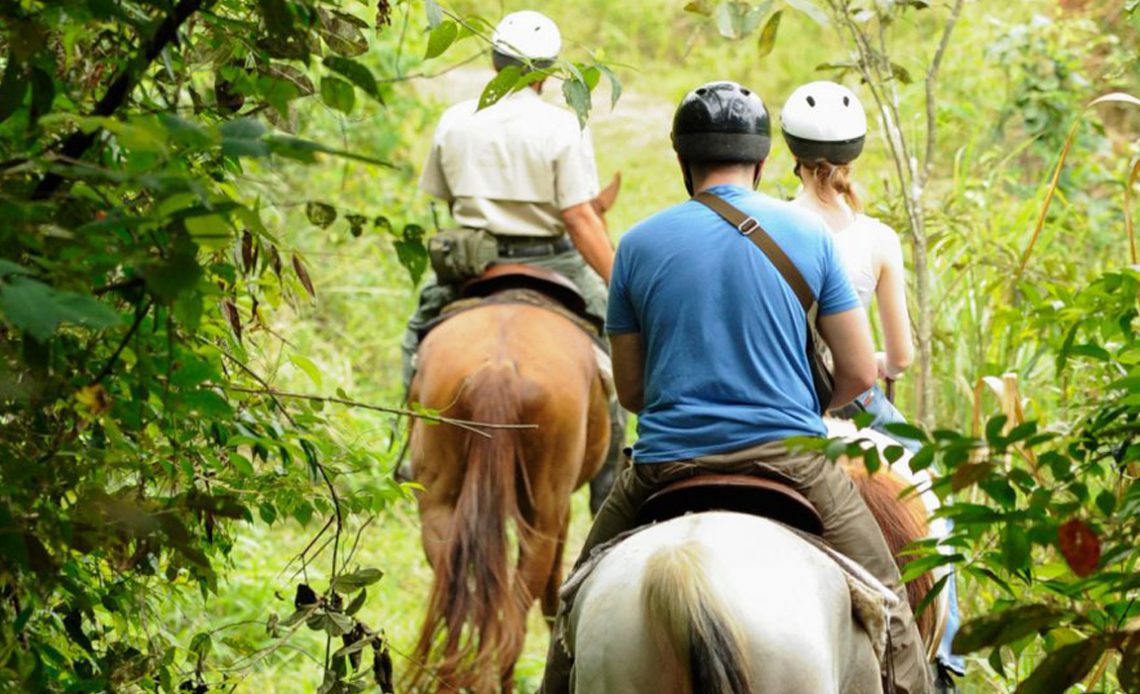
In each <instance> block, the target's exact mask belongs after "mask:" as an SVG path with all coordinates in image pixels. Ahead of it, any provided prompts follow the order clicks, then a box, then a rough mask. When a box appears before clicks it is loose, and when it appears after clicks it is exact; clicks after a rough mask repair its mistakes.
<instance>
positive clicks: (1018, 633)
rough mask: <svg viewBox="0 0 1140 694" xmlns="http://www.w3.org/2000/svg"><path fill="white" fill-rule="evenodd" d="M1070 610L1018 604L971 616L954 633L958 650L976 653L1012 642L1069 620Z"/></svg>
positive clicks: (955, 648) (959, 651)
mask: <svg viewBox="0 0 1140 694" xmlns="http://www.w3.org/2000/svg"><path fill="white" fill-rule="evenodd" d="M1067 616H1068V615H1067V613H1065V612H1062V611H1059V610H1056V609H1054V608H1052V607H1047V606H1045V605H1019V606H1017V607H1012V608H1010V609H1008V610H1002V611H1000V612H993V613H990V614H988V615H986V616H984V617H979V618H977V619H972V620H970V621H968V622H966V623H965V624H963V625H962V628H961V630H959V632H958V635H957V636H955V637H954V652H955V653H963V654H966V653H973V652H974V651H978V650H981V649H983V648H992V647H994V646H1000V645H1002V644H1006V643H1011V642H1013V641H1016V640H1018V639H1020V638H1022V637H1023V636H1028V635H1029V634H1032V633H1034V632H1038V631H1044V630H1046V629H1049V628H1052V627H1054V626H1057V625H1059V624H1062V623H1063V622H1064V621H1066V618H1067Z"/></svg>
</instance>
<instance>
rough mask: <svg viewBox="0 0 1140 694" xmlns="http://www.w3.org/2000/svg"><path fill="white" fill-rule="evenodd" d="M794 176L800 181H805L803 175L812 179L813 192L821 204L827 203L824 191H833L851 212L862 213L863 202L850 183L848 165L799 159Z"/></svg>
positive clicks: (849, 168)
mask: <svg viewBox="0 0 1140 694" xmlns="http://www.w3.org/2000/svg"><path fill="white" fill-rule="evenodd" d="M796 175H797V176H799V177H800V179H801V180H806V178H805V175H806V176H811V177H812V179H814V181H815V186H814V187H813V191H814V192H815V194H816V196H817V197H819V199H820V201H821V202H825V203H826V202H828V201H827V200H826V199H824V197H823V192H824V191H834V192H835V193H837V194H839V195H842V196H843V199H844V200H845V201H846V202H847V206H848V207H850V208H851V210H852V211H853V212H862V211H863V201H862V200H860V199H859V194H858V193H856V192H855V186H854V185H852V183H851V165H850V164H832V163H831V162H829V161H823V160H819V161H804V160H802V159H799V160H796Z"/></svg>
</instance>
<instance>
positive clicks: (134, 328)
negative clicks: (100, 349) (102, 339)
mask: <svg viewBox="0 0 1140 694" xmlns="http://www.w3.org/2000/svg"><path fill="white" fill-rule="evenodd" d="M152 306H154V302H153V301H149V302H147V303H146V305H145V306H143V307H142V308H141V309H138V310H137V311H135V322H134V323H131V327H130V329H129V330H127V334H126V335H123V339H122V340H120V341H119V346H118V347H116V348H115V351H114V352H113V353H112V354H111V358H110V359H108V360H107V363H106V364H104V365H103V368H102V369H99V373H98V374H96V375H95V378H94V379H93V380H92V381H91V385H95V384H96V383H101V382H102V381H103V379H104V378H107V376H109V375H110V374H111V369H113V368H115V363H116V362H117V361H119V355H121V354H122V353H123V350H124V349H126V347H127V343H128V342H130V341H131V338H132V337H134V336H135V333H136V332H138V329H139V326H140V325H142V322H143V319H144V318H146V314H148V313H150V308H151V307H152Z"/></svg>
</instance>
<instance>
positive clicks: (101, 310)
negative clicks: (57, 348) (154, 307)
mask: <svg viewBox="0 0 1140 694" xmlns="http://www.w3.org/2000/svg"><path fill="white" fill-rule="evenodd" d="M0 311H2V312H3V314H4V315H5V316H6V317H7V319H8V320H9V321H11V323H12V325H14V326H16V327H17V328H19V329H21V330H23V331H25V332H27V333H28V334H29V335H31V336H32V337H33V338H35V339H36V340H37V341H38V342H45V341H46V340H47V339H48V338H50V337H51V336H52V334H53V333H54V332H55V330H56V328H58V327H59V326H60V325H61V324H63V323H71V324H73V325H82V326H86V327H88V328H92V329H96V330H98V329H101V328H108V327H110V326H113V325H116V324H118V323H119V322H120V318H119V314H117V313H115V312H114V311H112V310H111V309H110V308H108V307H107V306H106V305H104V304H103V303H101V302H100V301H98V300H97V299H95V298H94V297H92V296H89V295H86V294H77V293H75V292H66V291H59V290H57V289H55V288H54V287H51V286H49V285H46V284H44V283H42V282H38V281H36V280H33V279H29V278H27V277H18V276H9V277H8V279H7V280H5V281H4V282H3V283H0Z"/></svg>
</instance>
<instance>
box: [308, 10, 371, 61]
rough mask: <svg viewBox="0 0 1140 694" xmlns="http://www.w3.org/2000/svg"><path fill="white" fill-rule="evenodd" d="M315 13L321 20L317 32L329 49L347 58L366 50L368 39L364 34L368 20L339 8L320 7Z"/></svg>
mask: <svg viewBox="0 0 1140 694" xmlns="http://www.w3.org/2000/svg"><path fill="white" fill-rule="evenodd" d="M317 14H318V16H319V17H320V20H321V21H320V27H319V29H318V32H319V33H320V35H321V38H322V39H324V40H325V43H326V44H328V47H329V50H331V51H332V52H334V53H339V54H340V55H343V56H345V57H348V58H353V57H356V56H358V55H362V54H364V53H366V52H368V39H367V38H365V36H364V30H365V29H368V22H365V21H364V20H363V19H360V18H359V17H356V16H354V15H351V14H349V13H347V12H341V11H339V10H331V11H330V10H325V9H323V8H321V9H318V10H317Z"/></svg>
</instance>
